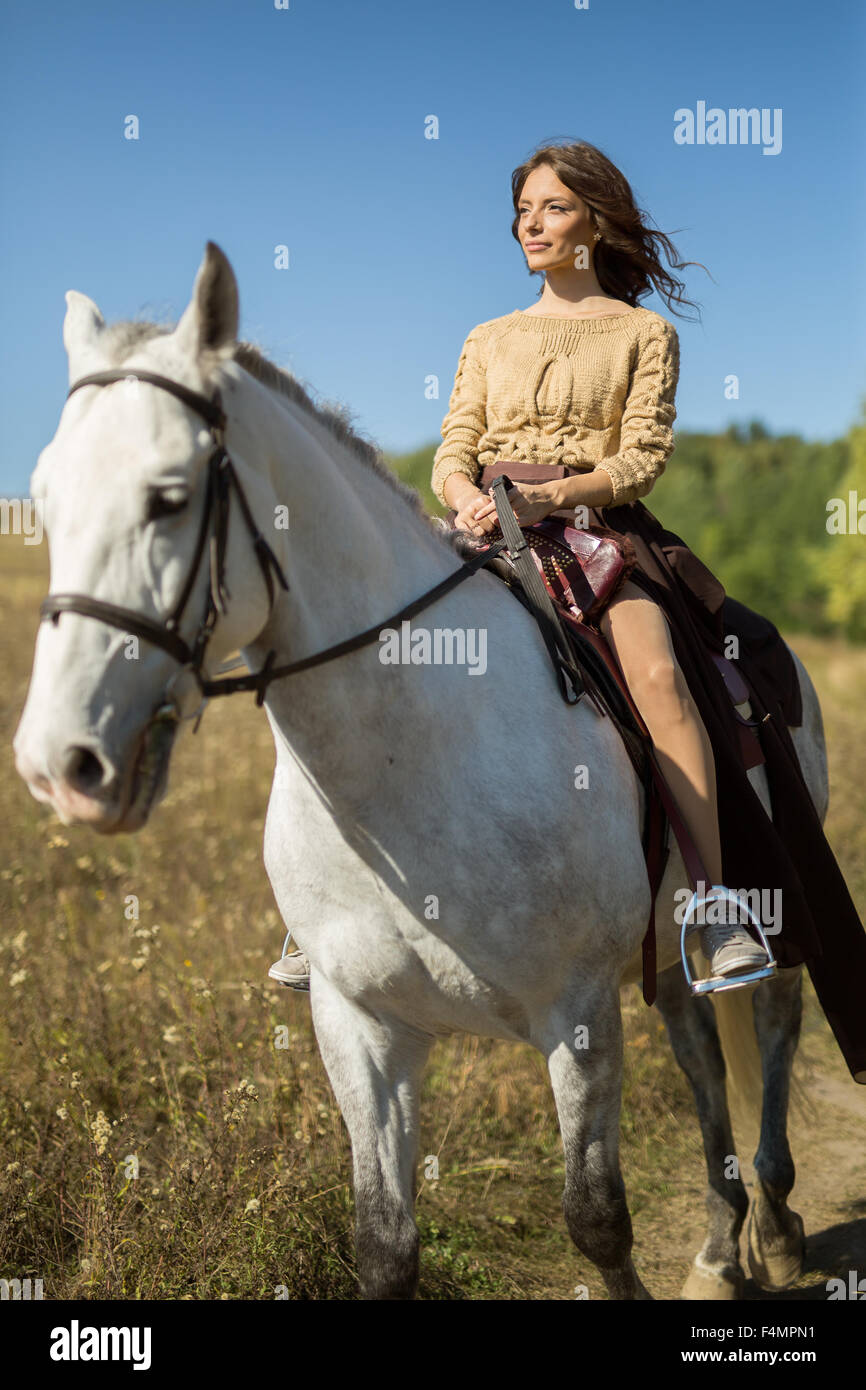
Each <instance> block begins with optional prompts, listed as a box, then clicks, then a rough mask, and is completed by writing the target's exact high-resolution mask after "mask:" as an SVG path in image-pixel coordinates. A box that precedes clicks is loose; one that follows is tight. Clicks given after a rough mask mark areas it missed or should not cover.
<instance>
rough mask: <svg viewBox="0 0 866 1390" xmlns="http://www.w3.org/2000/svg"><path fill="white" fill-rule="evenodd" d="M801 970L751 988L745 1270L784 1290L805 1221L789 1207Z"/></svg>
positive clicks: (796, 1268) (798, 1255) (799, 1259)
mask: <svg viewBox="0 0 866 1390" xmlns="http://www.w3.org/2000/svg"><path fill="white" fill-rule="evenodd" d="M801 984H802V970H800V969H790V970H782V971H780V972H779V973H778V975H777V976H775V977H774V978H773V979H772V980H768V981H767V982H766V983H765V985H764V986H763V987H762V988H761V989H757V990H756V991H755V996H754V1001H753V1007H754V1011H755V1031H756V1033H757V1035H758V1045H759V1047H760V1049H761V1067H762V1071H763V1077H764V1102H763V1106H762V1109H761V1138H760V1141H759V1143H758V1152H757V1153H756V1154H755V1178H756V1181H755V1191H754V1194H753V1199H752V1210H751V1213H750V1215H749V1226H748V1240H749V1269H750V1271H751V1274H752V1277H753V1279H755V1281H756V1282H757V1283H758V1284H760V1285H761V1287H762V1288H765V1289H786V1288H787V1287H788V1285H789V1284H792V1283H793V1282H794V1280H795V1279H796V1278H797V1277H798V1276H799V1274H800V1271H801V1269H802V1268H803V1258H804V1255H805V1250H806V1240H805V1235H804V1233H803V1222H802V1220H801V1218H800V1216H799V1215H798V1214H797V1212H795V1211H791V1209H790V1207H789V1206H788V1200H787V1199H788V1193H789V1192H790V1191H791V1188H792V1187H793V1186H794V1160H793V1158H792V1157H791V1150H790V1147H789V1145H788V1133H787V1120H788V1095H789V1091H790V1083H791V1068H792V1066H793V1062H794V1053H795V1052H796V1050H797V1042H798V1040H799V1037H800V1019H801V1017H802V1011H803V1010H802V996H801Z"/></svg>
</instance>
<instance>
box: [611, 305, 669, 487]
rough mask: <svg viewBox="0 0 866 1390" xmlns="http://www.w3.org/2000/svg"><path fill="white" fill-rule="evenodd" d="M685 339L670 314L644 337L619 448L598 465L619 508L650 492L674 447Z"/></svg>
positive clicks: (628, 399)
mask: <svg viewBox="0 0 866 1390" xmlns="http://www.w3.org/2000/svg"><path fill="white" fill-rule="evenodd" d="M679 374H680V344H679V338H678V336H677V331H676V329H675V328H674V327H673V325H672V324H670V323H668V322H667V320H666V319H662V318H656V319H653V320H652V321H651V323H650V326H649V329H648V330H645V331H644V334H643V335H642V336H641V339H640V341H639V349H638V359H637V362H636V364H635V367H634V370H633V372H632V376H631V381H630V383H629V391H628V397H627V399H626V402H625V406H624V407H623V412H622V422H621V425H620V438H619V449H618V451H617V453H616V454H614V455H613V456H612V457H611V458H606V459H602V460H601V462H600V463H598V464H596V467H597V468H603V469H604V471H605V473H607V474H608V475H609V476H610V481H611V485H612V487H613V500H612V501H611V502H609V503H608V504H607V505H608V506H610V507H617V506H620V505H621V504H623V503H625V502H634V501H636V500H637V498H639V497H645V496H646V494H647V493H648V492H649V491H650V489H651V488H652V486H653V483H654V482H655V480H656V478H659V477H661V475H662V473H663V472H664V470H665V464H666V463H667V460H668V459H669V458H670V455H671V453H672V452H673V447H674V442H673V423H674V420H675V419H676V414H677V412H676V406H675V405H674V397H675V396H676V390H677V382H678V381H679Z"/></svg>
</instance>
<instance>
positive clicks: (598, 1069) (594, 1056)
mask: <svg viewBox="0 0 866 1390" xmlns="http://www.w3.org/2000/svg"><path fill="white" fill-rule="evenodd" d="M580 1025H585V1026H586V1030H587V1031H586V1033H585V1034H583V1033H580V1034H578V1033H576V1032H575V1030H576V1028H578V1027H579V1026H580ZM548 1026H549V1027H550V1028H551V1029H552V1030H553V1034H552V1036H551V1035H550V1034H548V1042H547V1044H546V1046H544V1047H543V1050H544V1051H545V1052H546V1054H547V1061H548V1067H549V1070H550V1079H551V1083H552V1085H553V1094H554V1098H555V1100H556V1109H557V1113H558V1115H559V1127H560V1131H561V1134H562V1145H563V1149H564V1150H565V1191H564V1193H563V1199H562V1206H563V1211H564V1213H565V1220H566V1224H567V1226H568V1230H569V1234H570V1235H571V1238H572V1240H573V1241H574V1243H575V1245H576V1246H577V1248H578V1250H580V1251H581V1253H582V1254H584V1255H585V1256H586V1257H587V1259H589V1260H592V1262H593V1264H595V1265H596V1266H597V1268H598V1270H599V1272H600V1273H601V1275H602V1278H603V1279H604V1282H605V1284H606V1285H607V1290H608V1293H609V1295H610V1297H611V1298H612V1299H632V1298H650V1297H651V1295H650V1294H649V1293H647V1290H646V1289H645V1288H644V1286H643V1284H642V1283H641V1281H640V1279H639V1278H638V1275H637V1272H636V1270H635V1267H634V1265H633V1264H632V1258H631V1248H632V1227H631V1217H630V1216H629V1212H628V1207H627V1206H626V1199H625V1185H624V1183H623V1180H622V1173H621V1172H620V1166H619V1117H620V1107H621V1103H622V1019H621V1015H620V1006H619V992H618V990H617V989H616V988H611V989H610V990H609V991H606V992H605V993H604V995H603V996H598V997H597V998H596V999H595V1000H594V1001H593V1003H592V1004H591V1005H589V1004H588V1002H587V1001H586V999H585V998H584V1000H582V1001H581V1002H580V1003H579V1004H578V1005H576V1006H575V1007H574V1008H573V1009H570V1010H569V1011H568V1013H567V1014H564V1013H563V1010H562V1009H560V1010H559V1012H558V1019H557V1020H556V1021H552V1022H551V1023H550V1024H549V1025H548ZM584 1043H586V1046H584V1045H583V1044H584Z"/></svg>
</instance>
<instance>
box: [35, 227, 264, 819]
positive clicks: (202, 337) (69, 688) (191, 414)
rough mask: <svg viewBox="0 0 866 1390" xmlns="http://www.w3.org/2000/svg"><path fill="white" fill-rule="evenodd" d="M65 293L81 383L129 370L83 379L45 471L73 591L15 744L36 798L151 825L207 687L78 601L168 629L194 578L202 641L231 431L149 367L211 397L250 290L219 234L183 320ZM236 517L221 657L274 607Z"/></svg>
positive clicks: (191, 602) (52, 625)
mask: <svg viewBox="0 0 866 1390" xmlns="http://www.w3.org/2000/svg"><path fill="white" fill-rule="evenodd" d="M66 300H67V306H68V308H67V313H66V319H65V323H64V330H63V340H64V344H65V346H66V350H67V354H68V357H69V379H70V385H72V384H74V383H75V382H76V381H78V380H79V379H80V378H81V377H82V376H85V375H90V374H91V373H93V372H100V371H106V370H111V369H116V368H118V367H120V368H122V369H123V371H124V373H128V374H129V378H130V379H129V380H128V381H127V380H122V381H117V382H114V383H112V384H110V385H85V386H82V387H81V388H80V389H78V390H76V391H74V392H73V393H72V394H70V396H69V398H68V400H67V402H66V405H65V407H64V409H63V413H62V416H61V419H60V424H59V427H58V429H57V433H56V434H55V436H54V438H53V440H52V441H51V443H50V444H49V445H48V446H47V448H45V449H44V450H43V451H42V453H41V455H40V457H39V461H38V464H37V467H36V470H35V472H34V475H33V480H32V489H31V490H32V495H33V497H34V498H35V499H38V501H39V504H40V505H41V507H42V513H43V520H44V523H45V527H46V531H47V533H48V538H49V546H50V556H51V594H52V595H58V594H67V595H72V596H73V599H74V600H75V601H76V602H75V604H73V605H72V608H71V611H61V612H59V613H57V612H55V613H54V615H53V617H52V619H51V620H49V621H43V622H42V623H41V625H40V628H39V632H38V635H37V640H36V650H35V656H34V663H33V671H32V675H31V681H30V689H29V692H28V696H27V703H26V706H25V709H24V712H23V715H22V717H21V722H20V724H19V727H18V731H17V733H16V736H15V753H16V762H17V767H18V771H19V772H20V774H21V776H22V777H23V778H24V780H25V781H26V782H27V784H28V786H29V788H30V790H31V792H32V793H33V795H34V796H35V797H36V798H37V799H38V800H40V801H47V802H49V803H50V804H51V805H52V806H53V807H54V809H55V810H56V811H57V813H58V814H59V815H60V817H61V818H62V819H63V820H64V821H66V822H67V823H69V822H75V821H78V822H84V823H87V824H88V825H90V826H91V827H93V828H94V829H96V830H98V831H101V832H104V833H111V832H115V831H128V830H136V829H138V828H139V827H140V826H141V825H143V824H144V822H145V821H146V819H147V817H148V814H149V812H150V809H151V807H152V806H153V804H154V803H155V801H156V800H157V799H158V797H159V796H161V795H162V793H163V792H164V789H165V785H166V778H167V770H168V761H169V756H170V751H171V745H172V741H173V737H174V731H175V728H176V716H179V715H180V716H182V715H188V714H190V713H191V712H192V711H193V710H194V709H195V708H197V706H198V704H199V697H200V687H199V683H198V680H197V679H196V678H195V677H194V676H193V675H191V673H190V671H189V670H188V669H187V670H184V665H183V657H182V655H181V657H180V659H179V658H178V657H177V655H176V654H175V655H172V654H171V651H170V650H169V649H167V648H165V647H163V646H161V645H159V644H158V641H155V640H150V639H148V637H147V635H146V633H145V634H142V633H141V632H139V633H136V632H135V631H134V627H135V625H134V623H132V622H130V627H131V628H132V629H133V630H132V631H128V630H124V622H123V614H121V615H120V621H116V622H115V625H113V626H111V625H109V624H108V623H107V622H106V621H105V620H104V619H103V620H101V619H100V617H99V613H98V612H96V613H91V614H89V615H88V614H87V613H86V612H82V611H81V603H80V600H81V599H82V598H84V600H85V605H86V601H87V600H88V599H95V600H96V601H97V607H98V606H99V605H100V604H101V605H113V606H114V607H115V608H119V609H122V610H127V611H128V612H129V613H130V614H136V615H141V617H142V618H143V619H144V626H145V628H146V626H147V623H148V621H150V623H152V624H155V625H157V626H158V628H159V629H160V631H164V630H165V629H166V625H167V624H168V627H169V629H170V628H171V617H172V613H173V611H174V610H175V609H176V608H177V606H178V601H179V599H180V597H181V596H182V595H183V594H184V591H185V588H186V585H187V581H188V580H189V579H192V584H191V588H190V590H189V595H188V599H187V602H186V603H185V605H184V608H183V613H182V616H181V618H180V621H179V623H178V629H177V631H178V635H179V636H180V638H181V643H180V646H181V647H183V645H184V644H186V645H187V647H192V646H193V645H194V642H195V636H196V633H197V631H198V629H199V627H200V624H201V622H202V619H203V615H204V614H205V613H207V611H208V606H209V599H208V594H209V592H210V591H211V583H212V579H213V573H212V562H211V546H210V544H208V543H205V544H204V546H203V548H202V550H201V563H199V564H198V566H197V568H196V557H197V554H198V553H199V545H200V538H201V533H202V525H203V517H204V516H205V514H206V510H207V509H208V507H209V502H210V498H211V493H212V491H213V487H214V481H213V476H212V474H213V472H214V469H213V462H214V459H215V458H216V457H218V453H217V445H218V442H219V437H218V434H217V433H215V431H214V429H213V428H212V427H211V426H209V425H208V423H207V422H206V420H205V419H204V418H202V416H201V415H200V414H199V413H197V411H196V410H195V409H194V408H191V406H190V405H189V404H187V403H186V402H184V401H183V400H181V399H178V398H177V396H175V395H174V394H171V393H170V392H169V391H167V390H165V389H160V387H159V386H157V385H154V384H152V383H149V382H147V381H144V380H137V379H136V377H135V373H136V372H137V371H140V372H153V373H158V374H159V375H160V376H161V377H165V378H169V379H170V380H171V381H172V382H174V383H177V384H179V385H180V386H181V387H187V388H189V389H190V390H192V391H194V392H196V393H198V394H199V395H200V396H204V397H207V398H208V399H210V398H211V397H212V396H213V392H214V377H215V375H216V373H217V372H218V370H219V369H220V368H221V367H222V366H224V364H225V363H226V362H227V361H228V360H229V359H230V358H231V357H232V355H233V353H234V350H235V347H236V344H237V330H238V292H237V283H236V281H235V277H234V273H233V271H232V269H231V266H230V265H229V263H228V261H227V259H226V257H225V256H224V255H223V253H222V252H221V251H220V250H219V248H218V247H217V246H215V245H214V244H213V243H211V242H209V243H208V245H207V250H206V253H205V257H204V259H203V261H202V264H201V266H200V268H199V271H198V275H197V277H196V281H195V285H194V288H193V294H192V298H191V300H190V303H189V305H188V307H187V308H186V310H185V312H184V314H183V315H182V317H181V319H180V321H179V322H178V324H177V326H176V327H175V328H174V329H173V330H170V329H167V328H166V329H161V330H158V331H157V332H155V333H154V332H151V333H150V334H149V335H146V336H141V335H139V337H138V340H137V341H135V346H134V347H132V348H131V347H130V344H131V341H134V338H133V339H131V337H130V326H129V325H121V324H118V325H114V326H113V327H112V326H109V325H106V323H105V321H104V319H103V317H102V315H101V313H100V312H99V309H98V308H97V307H96V305H95V304H94V303H93V301H92V300H90V299H88V298H87V297H86V296H85V295H82V294H78V293H76V292H74V291H70V292H69V293H68V294H67V296H66ZM231 384H232V383H231V382H229V386H230V388H231ZM234 463H235V465H238V459H237V455H235V456H234ZM246 482H247V485H249V482H250V479H249V478H248V477H247V479H246ZM253 487H254V488H256V489H258V480H256V479H253ZM254 500H255V503H256V504H260V502H261V498H260V496H258V495H256V496H255V499H254ZM231 516H232V525H231V526H229V528H228V540H227V545H226V548H225V553H224V556H223V559H224V577H225V581H226V582H225V589H226V591H227V592H228V593H229V594H230V595H231V603H230V604H228V605H224V606H220V605H219V604H218V605H217V606H216V608H214V610H213V611H212V612H211V614H210V624H209V626H210V625H211V624H213V631H212V633H211V635H210V638H209V641H208V644H207V664H208V666H209V667H210V668H212V667H213V663H214V662H216V661H219V660H221V659H222V658H224V657H225V656H226V655H228V653H229V652H231V651H233V650H235V649H237V648H238V647H241V646H246V645H248V644H249V643H251V642H252V641H254V639H255V637H256V636H257V635H258V633H259V632H260V631H261V629H262V627H263V626H264V624H265V623H266V621H267V617H268V611H269V605H268V596H267V593H266V590H265V586H264V585H263V583H262V573H261V572H260V570H259V568H258V567H257V566H256V565H254V564H253V565H251V564H250V559H251V550H250V542H249V534H248V532H247V531H246V530H245V529H244V526H243V525H242V524H241V522H240V520H239V519H238V517H237V515H236V509H235V507H234V506H233V507H232V510H231ZM206 539H207V538H206ZM50 602H51V599H50V598H49V603H50ZM76 604H77V611H76ZM117 616H118V615H117V614H115V618H117ZM153 630H154V631H155V629H153ZM158 712H159V713H158Z"/></svg>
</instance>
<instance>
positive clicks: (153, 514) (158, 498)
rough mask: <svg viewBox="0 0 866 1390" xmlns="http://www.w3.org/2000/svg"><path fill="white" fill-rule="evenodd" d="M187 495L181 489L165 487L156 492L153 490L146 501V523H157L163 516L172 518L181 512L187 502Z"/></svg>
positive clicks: (184, 489)
mask: <svg viewBox="0 0 866 1390" xmlns="http://www.w3.org/2000/svg"><path fill="white" fill-rule="evenodd" d="M188 501H189V494H188V493H187V491H186V488H183V487H165V488H160V489H158V490H156V489H154V491H153V492H151V493H150V494H149V495H148V499H147V519H148V521H159V519H160V518H161V517H164V516H174V515H175V514H176V513H177V512H182V511H183V509H184V507H185V506H186V504H187V502H188Z"/></svg>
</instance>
